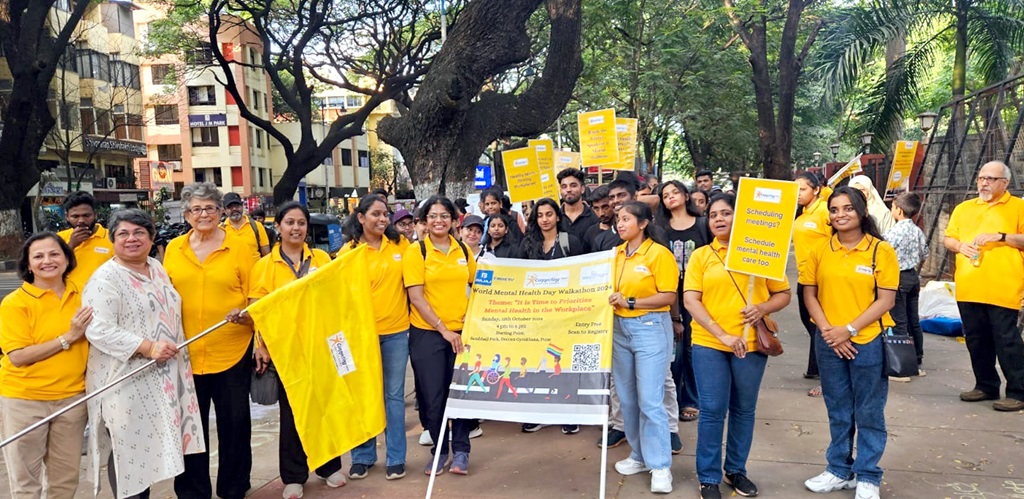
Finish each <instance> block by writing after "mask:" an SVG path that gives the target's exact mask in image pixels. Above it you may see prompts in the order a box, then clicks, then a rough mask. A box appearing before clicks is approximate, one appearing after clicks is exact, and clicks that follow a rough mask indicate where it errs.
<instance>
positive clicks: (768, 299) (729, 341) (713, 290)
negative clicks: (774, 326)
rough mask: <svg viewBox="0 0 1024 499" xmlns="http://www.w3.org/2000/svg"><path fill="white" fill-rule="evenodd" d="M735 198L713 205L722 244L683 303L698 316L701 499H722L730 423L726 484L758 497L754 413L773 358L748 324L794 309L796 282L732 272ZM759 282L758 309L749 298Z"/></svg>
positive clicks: (700, 252) (709, 249) (699, 262)
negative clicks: (750, 468) (752, 465)
mask: <svg viewBox="0 0 1024 499" xmlns="http://www.w3.org/2000/svg"><path fill="white" fill-rule="evenodd" d="M734 203H735V201H734V199H733V197H732V196H731V195H728V194H719V195H717V196H714V197H712V198H711V204H709V205H708V225H709V226H710V227H711V233H712V235H713V236H714V240H713V241H712V242H711V244H709V245H707V246H703V247H701V248H698V249H697V251H695V252H694V254H693V256H692V257H690V263H689V264H688V265H687V267H686V277H685V280H684V282H683V304H684V305H685V306H686V309H687V310H689V311H690V315H692V316H693V370H694V374H695V377H696V379H697V394H698V395H699V397H700V416H699V418H700V419H699V421H698V424H697V449H696V454H697V478H698V479H699V480H700V490H701V497H705V498H711V497H721V495H720V491H719V484H720V483H721V482H722V478H723V473H722V471H723V468H722V434H723V433H724V431H725V418H726V415H728V417H729V437H728V439H727V444H726V447H725V468H724V470H725V473H724V475H725V481H726V483H728V484H729V485H731V486H732V487H733V489H735V490H736V493H737V494H739V495H741V496H745V497H750V496H755V495H757V486H756V485H754V483H753V482H751V481H750V479H748V478H747V457H748V456H749V454H750V446H751V443H752V442H753V440H754V412H755V410H756V408H757V396H758V393H759V391H760V389H761V378H762V377H763V376H764V369H765V365H766V364H767V361H768V357H767V356H766V355H765V354H763V353H760V352H757V351H756V349H757V339H756V338H755V336H754V332H753V331H748V332H747V333H748V335H747V338H744V337H743V334H744V329H745V328H746V327H747V325H748V324H753V323H754V322H756V321H758V320H760V319H761V318H762V317H764V316H766V315H767V314H770V313H773V312H777V311H779V310H782V309H783V308H785V307H786V305H789V299H790V298H789V282H788V281H785V280H783V281H770V280H766V279H763V278H753V277H751V276H748V275H744V274H734V273H732V272H729V271H728V270H726V268H725V260H726V253H727V252H728V249H729V234H730V233H731V232H732V221H733V211H734V209H735V206H734ZM750 279H754V296H753V299H752V300H751V301H752V303H750V304H748V303H747V297H746V296H745V294H744V293H746V290H747V289H748V283H749V282H750Z"/></svg>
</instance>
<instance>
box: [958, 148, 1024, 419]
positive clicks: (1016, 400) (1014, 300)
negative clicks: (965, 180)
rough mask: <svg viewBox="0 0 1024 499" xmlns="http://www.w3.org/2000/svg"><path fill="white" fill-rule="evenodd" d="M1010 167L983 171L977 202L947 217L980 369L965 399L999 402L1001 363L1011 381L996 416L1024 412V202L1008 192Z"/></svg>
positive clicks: (961, 302) (966, 324) (970, 346)
mask: <svg viewBox="0 0 1024 499" xmlns="http://www.w3.org/2000/svg"><path fill="white" fill-rule="evenodd" d="M1010 175H1011V172H1010V168H1009V167H1008V166H1007V165H1006V164H1005V163H1003V162H1001V161H991V162H988V163H986V164H985V165H984V166H982V167H981V170H980V171H979V172H978V178H977V179H976V180H977V182H978V198H977V199H971V200H967V201H964V202H963V203H960V205H958V206H957V207H956V208H955V209H953V214H952V215H950V217H949V227H948V228H947V229H946V239H945V241H944V244H945V246H946V249H948V250H950V251H952V252H954V253H956V254H957V256H956V275H955V280H956V301H957V306H958V307H959V309H960V318H961V320H962V321H963V329H964V338H965V339H966V340H967V351H968V352H969V353H970V356H971V367H972V368H973V370H974V379H975V384H974V389H972V390H970V391H967V392H963V393H961V394H960V400H963V401H965V402H979V401H983V400H996V399H998V398H999V395H1000V394H999V388H1000V379H999V373H998V371H996V360H998V361H999V366H1000V367H1001V368H1002V371H1003V376H1004V377H1005V378H1006V398H1005V399H1003V400H999V401H998V402H996V403H994V404H993V405H992V407H993V408H994V409H995V410H997V411H1019V410H1022V409H1024V340H1022V339H1021V333H1020V330H1019V329H1018V328H1017V313H1018V310H1020V308H1021V302H1022V300H1024V255H1022V254H1021V249H1024V200H1022V199H1021V198H1018V197H1014V196H1011V195H1010V193H1009V192H1007V191H1006V188H1007V186H1008V185H1009V183H1010Z"/></svg>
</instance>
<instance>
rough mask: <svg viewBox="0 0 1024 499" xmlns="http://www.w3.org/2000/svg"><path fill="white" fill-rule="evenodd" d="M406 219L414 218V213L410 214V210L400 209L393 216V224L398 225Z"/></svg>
mask: <svg viewBox="0 0 1024 499" xmlns="http://www.w3.org/2000/svg"><path fill="white" fill-rule="evenodd" d="M406 217H408V218H412V213H409V210H406V209H405V208H399V209H398V211H396V212H395V214H394V215H391V223H393V224H396V223H398V221H399V220H401V219H403V218H406Z"/></svg>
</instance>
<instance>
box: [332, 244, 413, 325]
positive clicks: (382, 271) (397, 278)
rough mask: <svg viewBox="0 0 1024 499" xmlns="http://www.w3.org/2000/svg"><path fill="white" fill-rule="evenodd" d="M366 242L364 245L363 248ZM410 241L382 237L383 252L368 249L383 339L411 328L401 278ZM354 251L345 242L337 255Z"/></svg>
mask: <svg viewBox="0 0 1024 499" xmlns="http://www.w3.org/2000/svg"><path fill="white" fill-rule="evenodd" d="M362 244H365V243H361V244H360V246H361V245H362ZM408 247H409V242H408V241H406V240H405V238H404V237H401V236H399V238H398V242H397V243H395V242H392V241H391V240H390V239H388V238H386V237H385V238H383V239H382V240H381V242H380V249H377V248H374V247H373V246H367V247H366V271H367V273H368V274H369V275H370V300H371V301H372V302H373V317H374V318H375V319H376V320H377V333H378V334H380V335H381V336H384V335H388V334H395V333H400V332H402V331H405V330H407V329H409V296H408V295H407V294H406V291H405V282H404V280H403V276H402V258H403V257H404V256H405V251H406V249H407V248H408ZM352 249H355V248H353V247H352V245H351V244H348V243H346V244H345V245H343V246H342V247H341V250H340V251H339V252H338V256H341V255H344V254H345V253H347V252H348V251H350V250H352Z"/></svg>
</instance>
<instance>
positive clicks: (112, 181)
mask: <svg viewBox="0 0 1024 499" xmlns="http://www.w3.org/2000/svg"><path fill="white" fill-rule="evenodd" d="M104 180H106V186H107V189H115V188H117V179H116V178H114V177H106V178H105V179H104Z"/></svg>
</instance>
